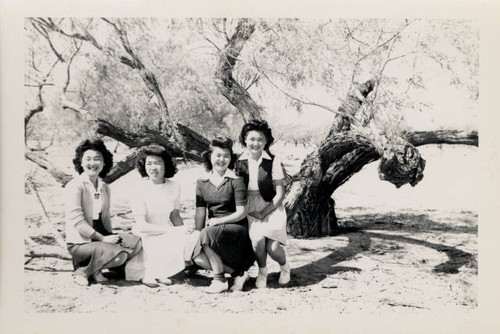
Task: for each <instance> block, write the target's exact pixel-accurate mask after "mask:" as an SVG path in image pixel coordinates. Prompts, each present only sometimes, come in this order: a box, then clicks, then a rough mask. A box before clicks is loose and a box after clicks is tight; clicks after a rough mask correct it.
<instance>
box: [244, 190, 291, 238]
mask: <svg viewBox="0 0 500 334" xmlns="http://www.w3.org/2000/svg"><path fill="white" fill-rule="evenodd" d="M268 204H269V202H266V201H265V200H264V199H263V198H262V196H261V195H260V193H259V192H258V191H249V192H248V204H247V212H248V213H251V212H253V211H260V210H262V209H264V208H265V207H266V206H267V205H268ZM247 218H248V226H249V229H248V233H249V235H250V238H251V239H253V236H254V237H258V236H262V235H263V236H265V237H266V238H268V239H271V240H276V241H278V242H279V243H280V244H282V245H286V211H285V207H284V206H283V205H280V206H279V207H278V208H276V209H275V210H274V211H273V212H271V213H270V214H268V215H267V216H266V217H264V219H263V220H259V219H256V218H254V217H252V216H247Z"/></svg>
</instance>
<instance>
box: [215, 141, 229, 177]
mask: <svg viewBox="0 0 500 334" xmlns="http://www.w3.org/2000/svg"><path fill="white" fill-rule="evenodd" d="M210 162H211V163H212V169H213V170H214V171H216V172H217V173H219V174H220V175H222V174H224V173H225V172H226V169H227V167H229V163H230V162H231V151H230V150H229V149H226V148H220V147H214V148H213V150H212V154H211V155H210Z"/></svg>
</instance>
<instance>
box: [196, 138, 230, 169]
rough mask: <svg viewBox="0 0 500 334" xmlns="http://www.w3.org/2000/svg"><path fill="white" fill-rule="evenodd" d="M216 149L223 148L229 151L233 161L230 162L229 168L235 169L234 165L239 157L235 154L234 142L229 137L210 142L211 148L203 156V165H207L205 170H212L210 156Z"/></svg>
mask: <svg viewBox="0 0 500 334" xmlns="http://www.w3.org/2000/svg"><path fill="white" fill-rule="evenodd" d="M214 147H218V148H222V149H224V150H229V152H230V154H231V161H230V162H229V166H228V167H227V168H229V169H233V168H234V164H235V162H236V159H237V156H236V154H234V152H233V141H232V139H231V138H228V137H217V138H215V139H213V140H212V141H211V142H210V146H208V149H207V150H206V151H205V152H203V153H202V154H201V158H202V159H203V163H204V164H205V169H206V170H207V171H211V170H212V167H213V166H212V162H211V161H210V155H211V154H212V152H213V151H214Z"/></svg>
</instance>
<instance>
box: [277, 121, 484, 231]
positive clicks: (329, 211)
mask: <svg viewBox="0 0 500 334" xmlns="http://www.w3.org/2000/svg"><path fill="white" fill-rule="evenodd" d="M406 138H407V140H408V144H410V145H412V146H414V147H416V146H421V145H427V144H462V145H473V146H477V145H478V135H477V132H476V131H453V130H441V131H428V132H414V133H411V134H408V135H407V136H406ZM380 158H381V155H380V153H379V152H378V150H377V149H376V148H375V147H374V146H373V145H372V144H371V143H370V142H369V141H368V140H366V139H365V138H363V137H362V136H359V135H356V134H353V133H352V132H351V131H348V132H340V133H338V134H336V135H333V136H329V138H328V139H327V140H326V141H325V142H323V144H322V145H321V146H320V147H319V148H318V150H317V151H315V152H313V153H311V154H309V156H307V157H306V159H305V160H304V162H303V163H302V167H301V170H300V172H299V174H298V176H296V177H294V182H293V184H292V186H291V190H290V191H289V192H288V193H287V196H286V198H285V206H286V208H287V213H288V224H287V229H288V233H289V234H290V235H293V236H295V237H318V236H325V235H332V234H334V233H335V230H336V226H337V225H336V222H337V221H336V217H335V212H334V203H333V200H331V196H332V194H333V192H334V191H335V190H336V189H337V188H339V187H340V186H341V185H342V184H344V183H345V182H346V181H347V180H349V179H350V178H351V176H353V175H354V174H356V173H357V172H359V171H360V170H361V168H363V167H364V166H365V165H367V164H369V163H371V162H374V161H376V160H378V159H380ZM383 163H385V160H383V159H382V160H381V164H383ZM379 170H380V166H379ZM396 186H397V185H396ZM325 204H327V205H325Z"/></svg>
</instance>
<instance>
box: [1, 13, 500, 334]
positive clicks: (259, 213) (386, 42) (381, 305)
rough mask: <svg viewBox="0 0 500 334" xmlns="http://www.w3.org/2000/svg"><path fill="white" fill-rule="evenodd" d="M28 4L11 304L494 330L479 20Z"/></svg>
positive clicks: (58, 311) (30, 310) (23, 26)
mask: <svg viewBox="0 0 500 334" xmlns="http://www.w3.org/2000/svg"><path fill="white" fill-rule="evenodd" d="M495 8H496V9H498V6H496V7H495ZM483 9H484V8H483ZM148 13H149V12H148ZM27 14H29V15H23V17H21V18H18V21H17V24H18V26H19V27H20V31H21V32H22V33H21V36H20V38H21V39H20V40H19V41H18V43H20V45H21V46H20V47H19V48H18V50H21V52H22V53H21V54H18V55H17V58H19V59H18V61H17V63H18V64H22V66H21V68H20V69H19V70H18V72H19V73H20V75H21V78H17V81H18V82H20V83H21V84H22V87H20V89H22V91H19V92H18V94H20V96H22V98H21V100H22V101H23V105H19V106H18V107H19V108H24V110H23V111H22V112H21V110H15V111H14V110H9V111H8V112H11V113H16V114H19V115H21V114H22V115H23V117H24V121H23V120H21V118H20V117H17V118H16V120H20V121H21V122H17V123H19V124H17V123H16V125H15V127H16V128H17V129H21V131H20V133H18V134H17V135H18V137H20V139H19V140H17V143H19V142H20V144H21V145H22V147H17V150H18V152H17V153H16V154H17V155H22V156H21V157H20V158H21V160H20V163H21V164H20V165H19V166H18V168H17V169H18V170H19V171H18V172H19V175H21V173H22V179H21V184H20V185H16V186H15V187H16V189H18V190H17V193H18V194H20V195H21V196H20V199H19V200H20V201H21V202H22V203H23V204H22V206H20V207H19V208H20V209H19V210H20V211H21V212H18V215H17V216H16V217H21V219H22V221H16V222H15V224H16V225H19V226H18V227H17V228H16V231H17V232H16V233H14V234H12V238H17V243H18V244H19V246H20V247H19V254H17V255H15V256H13V258H15V259H16V261H15V265H14V266H15V267H16V268H19V269H20V270H19V271H20V275H19V277H18V280H19V282H20V283H19V287H20V289H19V290H20V291H18V295H19V297H18V298H16V303H17V304H16V305H18V307H19V309H20V310H21V313H22V314H21V318H20V319H23V314H24V316H27V317H34V318H37V319H39V320H40V319H42V320H41V321H42V322H44V323H45V322H49V319H52V317H54V316H69V317H71V319H73V321H71V322H70V323H72V325H71V326H75V328H76V329H77V330H83V329H82V328H79V327H82V326H84V324H85V323H87V321H86V320H85V321H84V320H82V321H81V322H79V321H77V320H76V319H78V316H84V317H91V318H93V317H101V316H103V315H106V314H112V315H113V317H112V319H113V321H118V322H119V321H120V320H118V319H124V318H125V319H126V318H127V316H125V315H132V314H133V315H135V316H136V317H137V318H138V319H140V314H144V315H148V316H152V315H153V316H152V317H153V318H154V319H155V322H160V321H161V319H162V317H173V319H175V317H177V316H178V317H179V319H183V320H178V323H177V324H176V325H172V326H173V327H171V328H170V327H168V326H166V327H165V326H164V327H162V328H163V329H164V330H169V329H170V330H173V331H174V332H175V330H178V331H179V332H181V330H180V325H179V324H186V323H189V322H191V321H192V322H193V323H190V324H189V325H190V326H191V329H194V328H199V329H201V330H203V328H205V327H204V326H205V325H206V326H207V327H206V330H209V331H210V332H211V331H214V332H216V330H215V328H216V327H211V326H208V325H207V324H208V323H210V324H216V323H222V325H221V326H222V327H221V328H222V329H223V331H225V332H230V333H247V332H248V333H250V332H253V331H254V330H252V329H253V328H257V327H245V326H243V322H241V323H240V325H238V322H236V323H234V324H232V325H231V326H229V325H228V322H229V320H223V319H230V318H231V317H234V318H235V319H246V321H248V322H250V323H252V322H253V323H254V325H253V326H257V324H259V323H260V322H263V323H264V322H272V319H280V317H281V318H283V319H284V317H289V318H288V319H292V320H294V321H297V322H299V323H300V325H299V327H293V326H292V325H290V324H291V323H289V324H288V325H287V324H286V323H281V327H280V326H277V327H276V329H275V331H276V332H297V333H298V332H318V333H319V332H321V333H323V332H325V333H326V332H331V331H333V330H334V327H335V324H334V323H332V324H331V326H333V327H328V326H327V325H326V323H328V318H324V315H326V316H327V317H328V314H330V315H331V316H332V317H336V318H338V317H340V318H341V317H347V318H350V319H363V318H360V315H361V316H362V317H365V316H366V317H367V319H371V318H373V319H377V317H379V316H380V317H383V316H387V315H389V316H390V318H392V320H391V321H397V320H398V319H399V318H401V319H405V318H408V319H410V318H411V319H427V318H428V319H431V318H432V319H433V321H436V322H437V325H435V326H430V325H429V324H428V323H425V321H420V320H419V321H415V322H413V323H411V322H409V323H411V326H410V325H408V327H405V326H404V325H401V326H398V327H397V328H398V330H399V331H397V330H395V328H386V330H384V326H383V325H381V324H380V322H377V321H375V322H374V327H373V328H372V329H373V332H379V331H380V332H412V333H413V332H414V333H426V332H429V330H430V331H431V332H432V331H436V330H437V331H438V332H441V331H442V330H443V329H444V330H445V331H444V332H450V333H451V332H453V333H457V332H464V333H469V332H471V329H474V328H476V329H477V332H481V333H482V332H488V333H489V332H494V330H493V324H494V323H495V320H494V319H489V321H491V322H484V323H483V325H485V328H484V329H483V328H480V327H474V325H473V324H474V323H476V322H477V323H479V321H478V320H477V317H478V314H479V313H480V311H481V309H482V305H487V304H482V303H481V296H484V295H485V294H486V295H487V294H488V291H489V290H488V287H486V288H484V286H485V285H487V284H489V283H491V282H497V283H498V274H497V276H491V275H490V276H488V277H489V278H484V276H483V277H481V273H482V272H483V271H482V270H483V268H486V267H487V262H485V261H482V259H485V257H484V256H485V255H486V254H487V253H489V252H491V249H490V248H489V246H490V244H488V243H483V242H482V241H481V240H482V237H480V231H484V230H482V229H483V226H484V225H485V224H486V223H485V222H487V223H488V224H491V223H494V221H493V222H492V221H489V220H488V218H489V217H491V216H492V215H490V214H488V213H484V211H483V210H484V209H485V207H488V206H489V205H490V203H494V202H495V201H494V200H492V198H491V195H488V194H490V193H491V191H490V193H488V192H486V193H485V192H484V191H483V190H482V188H481V187H482V186H486V185H487V182H488V181H485V180H487V179H488V178H491V180H493V181H492V182H497V181H498V180H497V178H498V176H497V175H498V168H491V169H492V170H486V169H485V166H489V167H491V166H493V164H494V163H496V162H497V160H498V153H496V152H491V153H490V154H491V156H492V157H491V158H488V156H489V154H488V152H486V153H485V151H484V149H483V150H481V149H482V147H483V146H482V145H483V127H482V125H484V123H485V121H484V113H485V110H484V106H485V104H483V103H482V94H483V90H482V87H484V85H483V84H482V80H484V79H483V78H484V77H483V75H484V74H485V70H484V64H483V63H482V61H483V60H482V59H483V58H482V52H483V51H484V43H483V36H484V31H483V30H482V29H483V27H484V22H481V20H480V19H479V18H478V17H477V16H472V17H470V16H469V17H468V16H465V15H464V16H462V17H459V16H450V17H444V16H440V17H433V16H431V17H427V16H426V15H421V16H420V17H416V16H415V15H398V16H397V17H393V16H390V15H387V16H385V17H384V16H383V15H376V16H375V15H374V16H366V15H360V16H358V17H356V16H353V15H345V16H343V17H341V16H340V17H339V15H333V13H332V15H330V16H329V15H326V14H325V13H323V14H322V15H316V16H314V15H313V16H310V15H308V16H305V15H304V16H301V15H298V14H296V13H295V15H293V16H290V15H277V14H275V13H274V12H273V14H275V15H272V16H269V15H265V16H263V15H260V16H259V15H229V14H228V15H216V14H213V15H208V16H203V15H196V14H193V15H181V16H177V15H168V14H166V13H161V14H160V13H159V14H158V15H151V14H149V15H144V16H137V15H125V14H121V15H100V14H94V15H88V16H82V15H78V14H76V13H75V14H74V15H44V13H43V11H41V13H40V14H38V13H35V12H33V13H32V12H30V11H28V13H27ZM49 14H50V13H49ZM159 15H161V16H159ZM4 26H5V25H4ZM497 30H498V29H497ZM482 43H483V44H482ZM4 79H5V77H4V75H2V83H5V82H6V80H4ZM490 88H492V87H490ZM494 89H497V87H496V88H494ZM2 90H3V89H2ZM487 93H488V92H487ZM5 111H6V110H2V114H4V112H5ZM490 113H491V111H490ZM486 123H488V121H486ZM9 124H13V123H9ZM4 125H5V123H4ZM4 125H3V126H4ZM490 127H491V128H493V127H494V125H493V123H490ZM485 133H486V140H485V141H484V143H485V146H484V147H486V148H488V147H492V146H494V145H493V144H492V142H493V141H492V139H490V138H489V137H488V135H490V134H491V132H489V130H488V126H486V127H485ZM480 144H481V145H480ZM6 145H9V144H8V142H7V141H6V140H5V137H4V136H3V137H2V149H3V153H5V152H6V150H5V149H4V147H5V146H6ZM485 159H491V160H490V162H486V161H485ZM6 160H7V159H5V156H4V155H3V154H2V164H5V163H6ZM2 167H3V165H2ZM2 169H3V168H2ZM6 177H8V176H6V175H5V174H4V173H3V175H2V178H6ZM497 183H498V182H497ZM492 185H493V183H492ZM4 193H6V192H5V187H4V185H2V200H3V199H5V196H4ZM485 194H486V195H485ZM485 198H487V199H486V200H485ZM12 205H13V204H12ZM2 206H3V204H2ZM483 213H484V215H483ZM3 223H6V221H5V220H4V219H3V221H2V224H3ZM10 223H12V224H13V223H14V222H9V224H10ZM485 228H486V229H487V230H488V231H491V225H490V227H485ZM4 231H5V230H4V229H2V240H4V238H6V237H7V236H6V235H5V232H4ZM491 237H492V238H493V240H494V236H491ZM21 244H22V245H21ZM4 247H6V246H5V243H4ZM3 250H4V248H2V261H5V260H4V259H5V256H6V255H7V254H5V252H4V251H3ZM483 251H484V252H485V253H482V252H483ZM490 255H491V254H490ZM19 261H22V263H18V262H19ZM10 262H14V261H13V259H12V258H9V263H10ZM483 264H486V265H485V266H484V267H483ZM484 272H491V271H488V270H487V269H485V271H484ZM4 284H5V280H4V282H2V285H4ZM2 288H3V291H5V287H2ZM494 293H496V292H493V291H492V295H493V294H494ZM488 314H489V313H488ZM121 315H123V316H121ZM196 315H199V318H198V321H199V322H196V319H197V318H196ZM297 315H298V316H301V315H302V316H304V317H305V318H306V319H313V318H314V315H317V316H319V315H323V316H322V317H321V318H322V322H324V323H325V324H323V325H322V326H321V327H315V326H316V325H317V326H319V325H318V323H315V322H314V320H312V321H311V325H310V327H308V325H307V320H304V321H299V320H298V319H297ZM307 315H311V317H308V316H307ZM436 315H438V316H437V317H436ZM439 315H441V316H442V317H441V318H440V317H439ZM259 317H263V318H262V319H263V320H260V322H259V320H255V321H252V320H250V319H260V318H259ZM205 318H209V319H211V320H210V321H208V322H207V323H203V320H202V319H205ZM189 319H191V320H189ZM214 319H221V320H214ZM270 319H271V320H270ZM380 319H381V318H379V319H378V320H379V321H380ZM439 319H442V321H441V322H440V321H439ZM450 319H455V320H450ZM129 320H130V319H129ZM246 321H245V322H246ZM353 321H354V322H356V321H360V320H353ZM333 322H334V321H333ZM361 322H362V321H361ZM462 322H463V323H464V326H465V327H460V325H461V324H462ZM195 323H196V324H195ZM109 325H110V324H107V325H106V326H108V327H103V328H102V330H99V328H96V329H92V331H93V332H95V333H101V332H103V333H104V332H106V333H107V332H111V331H112V327H109ZM357 325H359V324H354V327H352V328H351V327H350V325H349V324H343V325H342V330H340V329H339V332H360V333H361V332H366V330H370V325H369V323H368V322H366V323H364V326H365V329H364V330H359V329H357V327H356V326H357ZM18 326H19V327H18V331H19V332H23V328H24V327H23V326H22V325H20V324H18ZM27 326H28V325H27ZM65 326H66V329H68V328H69V327H67V326H68V325H65ZM85 326H86V325H85ZM151 326H152V325H151ZM239 326H240V327H239ZM420 326H422V327H420ZM152 327H154V329H153V328H152V329H151V332H155V331H161V328H160V327H156V326H152ZM410 327H411V328H410ZM26 328H30V330H31V331H33V330H35V329H34V327H33V326H28V327H26ZM62 328H63V327H62V325H57V326H55V328H54V330H55V331H54V332H59V331H61V332H63V329H62ZM120 328H125V329H126V328H127V327H120ZM424 328H427V329H424ZM432 328H434V330H433V329H432ZM461 328H462V329H461ZM129 329H130V330H131V331H136V330H138V327H135V328H134V327H130V328H129ZM44 330H50V327H49V328H44ZM88 330H90V329H88ZM145 330H146V332H147V331H148V328H145ZM31 331H29V332H30V333H31ZM27 332H28V331H27ZM121 332H124V331H123V330H122V331H121Z"/></svg>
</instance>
